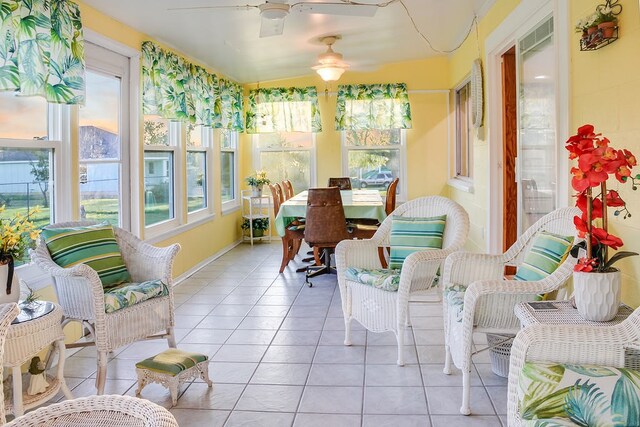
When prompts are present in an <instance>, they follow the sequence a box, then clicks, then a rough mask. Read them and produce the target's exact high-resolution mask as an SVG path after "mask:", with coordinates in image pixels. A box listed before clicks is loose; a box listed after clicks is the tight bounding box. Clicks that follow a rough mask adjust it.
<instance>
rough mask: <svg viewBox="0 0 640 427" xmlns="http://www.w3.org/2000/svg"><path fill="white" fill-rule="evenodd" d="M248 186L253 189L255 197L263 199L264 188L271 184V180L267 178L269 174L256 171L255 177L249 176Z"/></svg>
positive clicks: (247, 179)
mask: <svg viewBox="0 0 640 427" xmlns="http://www.w3.org/2000/svg"><path fill="white" fill-rule="evenodd" d="M246 181H247V184H249V186H250V187H251V190H252V193H251V195H252V196H253V197H261V196H262V186H263V185H265V184H270V183H271V180H270V179H269V178H267V172H265V171H256V174H255V175H252V176H249V177H247V178H246Z"/></svg>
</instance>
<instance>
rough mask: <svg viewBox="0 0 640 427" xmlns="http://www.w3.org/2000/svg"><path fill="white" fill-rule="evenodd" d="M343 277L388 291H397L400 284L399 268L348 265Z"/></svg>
mask: <svg viewBox="0 0 640 427" xmlns="http://www.w3.org/2000/svg"><path fill="white" fill-rule="evenodd" d="M345 277H346V279H347V280H350V281H352V282H357V283H361V284H363V285H368V286H373V287H374V288H378V289H382V290H383V291H388V292H397V291H398V286H399V285H400V270H391V269H369V268H356V267H349V268H347V270H346V271H345Z"/></svg>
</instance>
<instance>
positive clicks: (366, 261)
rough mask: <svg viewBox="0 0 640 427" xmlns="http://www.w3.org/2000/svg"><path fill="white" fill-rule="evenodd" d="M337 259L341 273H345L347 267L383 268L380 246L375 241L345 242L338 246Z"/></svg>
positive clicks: (337, 265)
mask: <svg viewBox="0 0 640 427" xmlns="http://www.w3.org/2000/svg"><path fill="white" fill-rule="evenodd" d="M335 257H336V267H337V269H338V271H339V272H344V271H345V270H346V269H347V267H359V268H382V266H381V265H380V258H379V257H378V244H377V243H376V241H375V240H374V239H369V240H343V241H341V242H340V243H338V245H337V246H336V254H335Z"/></svg>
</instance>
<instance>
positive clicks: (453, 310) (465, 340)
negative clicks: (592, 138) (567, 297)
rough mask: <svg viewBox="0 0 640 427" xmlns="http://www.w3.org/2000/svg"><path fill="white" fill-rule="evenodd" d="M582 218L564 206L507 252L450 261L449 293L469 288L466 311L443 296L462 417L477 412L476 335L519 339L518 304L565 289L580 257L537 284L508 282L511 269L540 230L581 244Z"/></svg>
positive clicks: (447, 265)
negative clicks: (473, 378)
mask: <svg viewBox="0 0 640 427" xmlns="http://www.w3.org/2000/svg"><path fill="white" fill-rule="evenodd" d="M577 214H579V211H578V209H576V208H561V209H557V210H555V211H554V212H551V213H550V214H547V215H545V216H544V217H542V218H541V219H540V220H538V221H537V222H536V223H535V224H533V225H532V226H531V227H530V228H529V229H528V230H527V231H525V232H524V233H523V234H522V236H520V238H519V239H518V240H517V241H516V242H515V243H514V244H513V245H512V246H511V247H510V248H509V249H508V250H507V252H505V253H504V254H501V255H488V254H478V253H466V252H459V253H456V254H452V255H451V256H449V257H448V258H447V260H446V261H445V263H444V271H443V275H442V283H443V286H444V288H445V293H446V292H447V291H448V290H449V289H456V288H457V287H462V288H464V287H466V290H464V297H463V299H464V303H463V305H462V308H461V310H462V311H460V306H455V307H454V306H453V303H452V301H451V300H450V299H449V298H447V297H445V298H443V311H444V332H445V352H446V359H445V366H444V373H445V374H450V373H451V362H452V361H453V363H454V364H455V366H456V367H458V368H459V369H460V370H461V371H462V385H463V392H462V405H461V407H460V413H462V414H463V415H469V414H470V413H471V408H470V405H469V394H470V390H471V389H470V375H471V356H472V351H473V334H474V332H485V333H492V334H504V335H515V334H516V333H517V332H518V330H520V322H519V320H518V318H517V317H516V316H515V314H514V312H513V309H514V307H515V305H516V304H518V303H520V302H525V301H534V300H535V299H536V298H537V297H538V296H539V295H540V294H545V293H549V292H553V291H557V290H559V289H561V288H563V287H564V286H565V285H566V283H567V280H568V279H569V278H570V277H571V273H572V271H573V266H574V265H575V263H576V259H575V258H573V257H571V256H568V257H567V258H566V259H565V260H564V262H563V263H562V264H561V265H560V266H559V267H558V268H557V269H556V270H555V271H554V272H553V273H552V274H550V275H549V276H547V277H546V278H544V279H543V280H540V281H531V282H523V281H516V280H505V279H504V268H505V266H518V265H520V264H521V263H522V261H523V259H524V257H525V255H526V254H527V252H528V248H529V247H530V246H531V244H532V243H533V241H534V237H535V236H536V234H537V233H538V232H539V231H548V232H550V233H555V234H559V235H563V236H574V242H577V241H578V237H577V235H576V228H575V226H574V224H573V217H574V216H575V215H577ZM458 289H460V288H458ZM460 302H462V301H460Z"/></svg>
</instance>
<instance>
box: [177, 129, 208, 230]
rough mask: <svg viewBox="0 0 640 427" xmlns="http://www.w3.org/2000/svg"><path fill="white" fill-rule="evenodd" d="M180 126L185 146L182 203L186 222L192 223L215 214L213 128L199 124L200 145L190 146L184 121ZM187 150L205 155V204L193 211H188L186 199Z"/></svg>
mask: <svg viewBox="0 0 640 427" xmlns="http://www.w3.org/2000/svg"><path fill="white" fill-rule="evenodd" d="M180 127H181V128H182V129H183V130H184V132H183V134H184V138H183V140H184V146H185V150H184V151H185V155H184V165H183V166H184V173H183V175H184V176H185V180H184V194H183V195H182V196H183V197H182V199H183V203H184V204H185V212H186V214H187V224H192V223H194V222H198V221H202V220H204V219H208V218H213V217H214V216H215V211H214V197H215V196H214V194H215V191H214V188H215V185H214V180H213V174H214V172H215V167H214V161H213V129H212V128H211V127H208V126H200V131H201V132H202V135H201V141H202V146H200V147H190V146H189V144H188V141H187V135H186V133H187V132H186V130H187V126H186V123H180ZM189 152H196V153H204V155H205V165H204V167H205V170H204V182H205V192H206V193H205V194H206V201H207V205H206V206H205V207H204V208H200V209H197V210H195V211H193V212H189V205H188V203H189V200H188V188H187V185H188V178H187V176H186V174H187V155H188V153H189Z"/></svg>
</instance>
